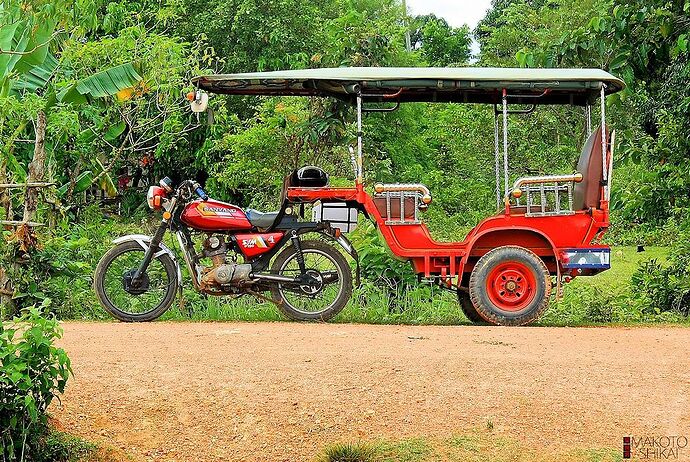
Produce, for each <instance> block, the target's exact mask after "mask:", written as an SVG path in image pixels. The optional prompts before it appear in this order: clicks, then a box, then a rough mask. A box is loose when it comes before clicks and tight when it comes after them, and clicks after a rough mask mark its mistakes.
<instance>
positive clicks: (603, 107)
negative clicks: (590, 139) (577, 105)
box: [601, 82, 609, 198]
mask: <svg viewBox="0 0 690 462" xmlns="http://www.w3.org/2000/svg"><path fill="white" fill-rule="evenodd" d="M607 142H608V140H607V139H606V84H605V83H603V82H602V84H601V176H602V181H603V184H604V198H606V197H608V187H609V186H608V184H606V183H607V182H608V179H609V176H608V173H607V170H608V162H607V156H606V152H607V149H606V148H607Z"/></svg>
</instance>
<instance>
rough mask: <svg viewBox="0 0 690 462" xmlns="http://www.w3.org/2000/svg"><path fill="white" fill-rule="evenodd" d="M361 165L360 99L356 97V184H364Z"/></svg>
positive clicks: (358, 96)
mask: <svg viewBox="0 0 690 462" xmlns="http://www.w3.org/2000/svg"><path fill="white" fill-rule="evenodd" d="M362 165H363V162H362V97H361V96H360V95H357V184H362V183H364V172H363V171H362V170H363V169H362Z"/></svg>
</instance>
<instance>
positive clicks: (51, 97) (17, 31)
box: [0, 4, 141, 221]
mask: <svg viewBox="0 0 690 462" xmlns="http://www.w3.org/2000/svg"><path fill="white" fill-rule="evenodd" d="M53 7H54V6H53ZM53 11H54V8H53V9H51V5H50V4H48V5H45V6H44V8H43V9H41V10H39V11H38V12H36V13H35V14H29V15H27V14H24V13H23V12H22V11H21V10H20V9H19V7H18V6H17V7H15V8H12V7H9V8H8V7H7V6H6V5H4V4H3V5H0V95H8V94H11V93H16V94H20V95H21V94H22V93H25V92H36V93H42V94H43V95H45V96H46V103H45V107H44V108H43V110H42V111H40V113H39V114H38V117H37V123H36V140H35V149H34V158H33V161H32V163H31V164H32V166H33V168H32V167H30V168H29V175H28V177H27V181H29V182H35V181H41V180H42V179H43V178H42V176H43V170H44V164H45V144H44V143H45V130H46V126H45V113H46V112H47V111H48V110H49V109H50V108H51V107H52V106H54V105H55V104H57V103H68V104H73V105H82V104H87V103H89V102H90V101H91V100H93V99H97V98H103V97H108V96H113V95H115V94H117V93H118V92H120V91H122V90H124V89H127V88H130V87H132V86H134V85H135V84H136V83H137V82H139V81H140V80H141V76H140V74H139V72H138V71H137V69H136V67H135V65H134V64H133V63H131V62H130V63H125V64H122V65H119V66H114V67H111V68H109V69H105V70H103V71H101V72H98V73H95V74H93V75H90V76H88V77H86V78H83V79H81V80H78V81H76V82H71V83H69V84H66V85H63V86H61V87H60V88H58V85H57V84H56V82H55V76H56V73H57V71H58V69H59V68H60V66H61V63H60V60H59V58H58V57H57V56H56V54H55V53H54V52H57V53H58V54H59V49H60V45H61V39H62V35H64V31H62V30H58V29H57V25H58V21H57V20H56V19H55V15H54V14H52V12H53ZM51 14H52V16H51ZM93 161H94V165H93V170H94V171H96V172H100V174H98V175H97V176H96V177H94V178H93V181H98V182H99V184H101V186H102V187H103V188H104V190H105V191H106V193H108V194H109V195H112V194H114V193H115V190H114V183H113V180H112V178H110V176H109V175H108V172H107V171H105V169H104V168H103V166H102V165H101V163H100V162H99V161H98V160H97V159H94V160H93ZM85 178H86V177H82V178H81V179H82V182H83V181H84V180H85ZM30 194H31V195H34V196H35V195H36V194H37V193H36V191H32V190H28V191H27V196H28V195H30ZM35 203H36V197H27V198H26V204H27V207H26V208H25V214H24V215H25V218H24V220H25V221H29V220H30V219H31V218H32V215H33V214H35ZM27 210H28V214H27Z"/></svg>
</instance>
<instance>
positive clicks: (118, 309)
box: [93, 242, 180, 322]
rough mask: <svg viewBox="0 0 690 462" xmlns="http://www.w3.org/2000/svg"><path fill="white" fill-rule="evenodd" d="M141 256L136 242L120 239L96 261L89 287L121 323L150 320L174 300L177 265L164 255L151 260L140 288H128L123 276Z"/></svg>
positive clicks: (125, 276) (133, 266) (158, 315)
mask: <svg viewBox="0 0 690 462" xmlns="http://www.w3.org/2000/svg"><path fill="white" fill-rule="evenodd" d="M143 258H144V249H143V248H142V247H141V245H139V244H138V243H137V242H123V243H121V244H118V245H116V246H115V247H113V248H112V249H110V250H109V251H108V252H107V253H106V254H105V255H103V257H102V258H101V261H99V262H98V266H96V271H95V273H94V281H93V286H94V290H95V291H96V296H97V297H98V301H99V302H100V303H101V306H102V307H103V308H105V310H106V311H108V313H110V314H111V315H112V316H113V317H115V318H116V319H119V320H120V321H123V322H147V321H153V320H155V319H157V318H158V317H160V316H161V315H162V314H163V313H165V312H166V311H167V310H168V308H170V305H172V303H173V300H174V299H175V292H176V291H177V287H178V285H179V282H180V281H178V280H177V267H176V265H175V262H174V261H173V260H172V258H170V256H169V255H167V254H162V255H160V256H158V257H157V258H154V259H153V260H152V261H151V264H150V265H149V267H148V269H147V270H146V273H145V277H144V279H143V281H144V282H143V284H142V286H141V287H135V288H132V287H128V286H127V282H126V278H127V275H128V273H131V272H133V270H135V269H136V268H138V265H139V264H140V263H141V261H142V260H143Z"/></svg>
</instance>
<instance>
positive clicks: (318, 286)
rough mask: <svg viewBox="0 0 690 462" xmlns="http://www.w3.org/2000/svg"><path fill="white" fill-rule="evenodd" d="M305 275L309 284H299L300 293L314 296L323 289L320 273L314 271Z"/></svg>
mask: <svg viewBox="0 0 690 462" xmlns="http://www.w3.org/2000/svg"><path fill="white" fill-rule="evenodd" d="M306 275H307V276H308V278H305V279H308V280H309V282H308V283H307V284H300V286H299V287H300V289H302V292H304V293H305V294H309V295H316V294H318V293H319V292H321V290H322V289H323V277H322V276H321V273H320V272H318V271H316V270H307V272H306Z"/></svg>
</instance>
